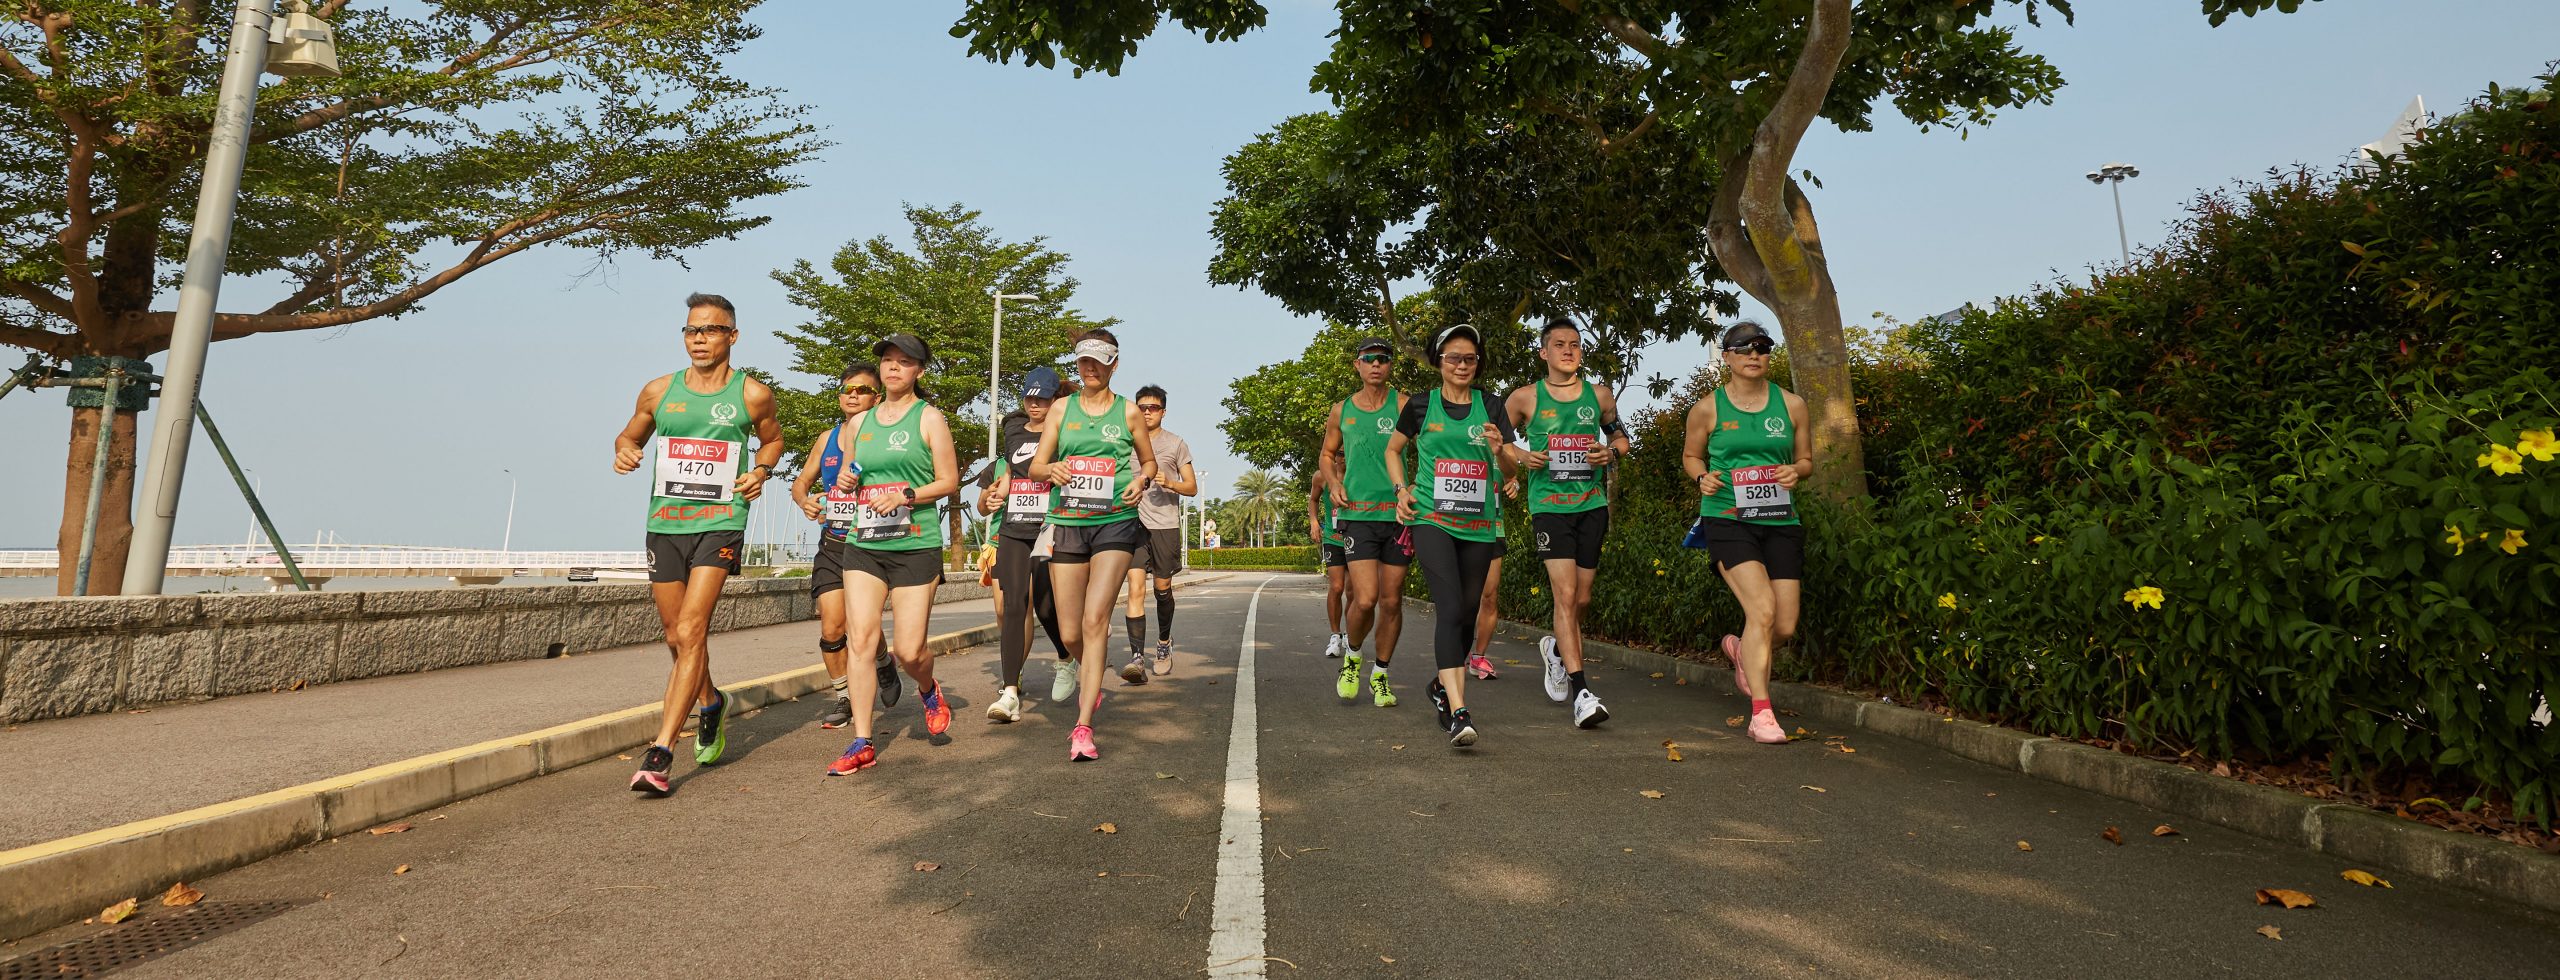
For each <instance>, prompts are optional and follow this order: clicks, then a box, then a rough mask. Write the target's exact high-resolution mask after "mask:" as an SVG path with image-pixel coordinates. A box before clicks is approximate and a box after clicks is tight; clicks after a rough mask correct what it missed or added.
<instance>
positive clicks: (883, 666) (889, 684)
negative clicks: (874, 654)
mask: <svg viewBox="0 0 2560 980" xmlns="http://www.w3.org/2000/svg"><path fill="white" fill-rule="evenodd" d="M879 670H880V706H881V707H883V708H895V707H897V706H898V695H901V694H904V693H906V683H905V682H903V681H900V680H899V679H898V661H897V659H896V658H894V657H890V656H888V655H886V654H883V655H881V657H880V660H879Z"/></svg>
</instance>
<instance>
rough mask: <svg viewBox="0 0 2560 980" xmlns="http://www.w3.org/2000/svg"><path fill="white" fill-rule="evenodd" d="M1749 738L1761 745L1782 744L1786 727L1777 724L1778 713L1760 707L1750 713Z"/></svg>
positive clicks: (1785, 736)
mask: <svg viewBox="0 0 2560 980" xmlns="http://www.w3.org/2000/svg"><path fill="white" fill-rule="evenodd" d="M1751 740H1752V741H1754V742H1758V743H1760V744H1762V745H1784V744H1786V741H1787V728H1786V726H1784V725H1781V724H1778V713H1777V712H1776V711H1773V710H1771V709H1768V708H1762V709H1760V710H1758V711H1754V712H1752V713H1751Z"/></svg>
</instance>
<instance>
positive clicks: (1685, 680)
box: [1671, 677, 1689, 687]
mask: <svg viewBox="0 0 2560 980" xmlns="http://www.w3.org/2000/svg"><path fill="white" fill-rule="evenodd" d="M1688 685H1689V679H1688V678H1686V677H1683V678H1681V679H1679V680H1676V681H1672V682H1671V686H1673V687H1687V686H1688Z"/></svg>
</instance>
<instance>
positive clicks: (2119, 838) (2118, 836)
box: [2098, 827, 2124, 847]
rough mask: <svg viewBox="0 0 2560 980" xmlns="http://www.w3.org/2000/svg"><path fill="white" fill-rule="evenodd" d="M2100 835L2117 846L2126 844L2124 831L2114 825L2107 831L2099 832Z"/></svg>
mask: <svg viewBox="0 0 2560 980" xmlns="http://www.w3.org/2000/svg"><path fill="white" fill-rule="evenodd" d="M2098 837H2099V838H2101V839H2103V840H2105V841H2106V842H2107V843H2109V844H2113V845H2115V846H2117V847H2123V846H2124V832H2123V831H2120V830H2117V829H2115V828H2113V827H2109V828H2107V830H2106V832H2105V833H2102V834H2099V835H2098Z"/></svg>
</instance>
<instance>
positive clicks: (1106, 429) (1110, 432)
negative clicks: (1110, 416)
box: [1102, 423, 1127, 439]
mask: <svg viewBox="0 0 2560 980" xmlns="http://www.w3.org/2000/svg"><path fill="white" fill-rule="evenodd" d="M1125 434H1127V432H1126V430H1124V429H1122V428H1120V427H1119V426H1116V425H1111V424H1108V423H1105V424H1104V425H1103V427H1102V437H1103V438H1105V439H1117V438H1120V437H1121V436H1122V435H1125Z"/></svg>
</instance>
